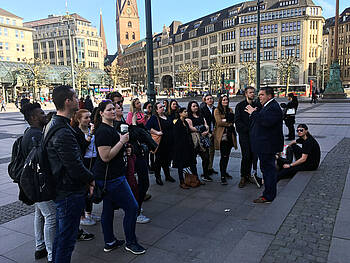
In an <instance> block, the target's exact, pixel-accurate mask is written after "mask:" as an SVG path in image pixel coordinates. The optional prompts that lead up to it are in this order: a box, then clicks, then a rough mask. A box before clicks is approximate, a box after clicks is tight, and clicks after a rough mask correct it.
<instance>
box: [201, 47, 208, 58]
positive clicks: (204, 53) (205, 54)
mask: <svg viewBox="0 0 350 263" xmlns="http://www.w3.org/2000/svg"><path fill="white" fill-rule="evenodd" d="M201 56H202V57H206V56H208V49H207V48H205V49H202V50H201Z"/></svg>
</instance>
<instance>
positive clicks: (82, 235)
mask: <svg viewBox="0 0 350 263" xmlns="http://www.w3.org/2000/svg"><path fill="white" fill-rule="evenodd" d="M94 238H95V235H94V234H91V233H88V232H86V231H85V230H83V229H79V231H78V238H77V240H78V241H90V240H92V239H94Z"/></svg>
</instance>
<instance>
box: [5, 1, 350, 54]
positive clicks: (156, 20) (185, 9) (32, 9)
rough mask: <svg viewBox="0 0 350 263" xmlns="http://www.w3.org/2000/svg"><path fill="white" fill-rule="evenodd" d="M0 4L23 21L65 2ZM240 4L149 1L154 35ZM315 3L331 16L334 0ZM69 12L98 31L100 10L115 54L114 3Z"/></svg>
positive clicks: (82, 4) (78, 4)
mask: <svg viewBox="0 0 350 263" xmlns="http://www.w3.org/2000/svg"><path fill="white" fill-rule="evenodd" d="M1 2H2V3H1V5H0V7H1V8H3V9H5V10H7V11H10V12H12V13H14V14H16V15H18V16H20V17H23V18H24V21H31V20H36V19H40V18H45V17H47V15H49V14H57V15H60V14H63V13H64V12H65V3H66V1H65V0H56V1H47V0H33V1H27V0H17V1H1ZM239 2H242V0H216V1H213V0H176V1H173V0H152V21H153V32H160V31H161V30H162V28H163V25H164V24H165V25H170V23H171V22H172V21H173V20H179V21H181V22H183V23H186V22H189V21H191V20H194V19H196V18H199V17H202V16H205V15H207V14H210V13H213V12H215V11H218V10H220V9H223V8H226V7H229V6H231V5H234V4H235V3H239ZM314 2H315V3H316V4H318V5H320V6H322V7H323V15H324V17H326V18H328V17H331V16H334V12H335V11H334V10H335V0H314ZM345 2H347V1H345V0H341V1H340V12H342V11H343V10H344V9H345V8H346V7H347V6H346V4H345ZM48 3H49V4H48ZM137 3H138V7H139V16H140V27H141V38H143V37H145V34H146V29H145V6H144V5H145V1H144V0H137ZM349 6H350V5H349ZM68 9H69V11H70V12H76V13H78V14H80V15H81V16H83V17H85V18H86V19H88V20H90V21H91V22H92V23H93V25H94V26H96V27H97V28H99V13H100V9H101V10H102V14H103V23H104V27H105V33H106V38H107V45H108V50H109V53H110V54H112V53H114V52H115V51H116V49H117V48H116V36H115V32H116V31H115V0H99V1H96V0H68Z"/></svg>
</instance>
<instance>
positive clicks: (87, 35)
mask: <svg viewBox="0 0 350 263" xmlns="http://www.w3.org/2000/svg"><path fill="white" fill-rule="evenodd" d="M69 17H70V18H69V19H66V18H65V17H64V16H55V15H49V16H48V18H44V19H40V20H36V21H31V22H26V23H24V25H25V26H26V27H30V28H32V29H33V30H34V32H33V47H34V57H35V58H40V59H42V60H48V61H49V62H50V64H52V65H65V66H68V65H71V56H72V58H73V63H74V64H76V63H77V64H83V65H84V66H85V67H88V68H99V69H103V68H104V55H105V54H104V46H103V41H102V38H101V37H100V35H99V33H98V31H97V29H96V28H95V27H93V26H92V25H91V22H90V21H88V20H87V19H85V18H83V17H81V16H80V15H78V14H75V13H74V14H71V15H70V16H69ZM68 30H70V34H71V39H69V32H68ZM71 45H72V50H71V48H70V47H71Z"/></svg>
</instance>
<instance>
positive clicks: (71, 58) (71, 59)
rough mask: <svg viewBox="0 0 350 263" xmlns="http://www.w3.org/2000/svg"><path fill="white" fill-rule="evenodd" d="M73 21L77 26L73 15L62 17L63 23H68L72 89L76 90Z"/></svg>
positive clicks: (67, 14)
mask: <svg viewBox="0 0 350 263" xmlns="http://www.w3.org/2000/svg"><path fill="white" fill-rule="evenodd" d="M71 21H73V24H75V23H74V22H75V19H74V17H73V16H72V15H70V14H69V13H68V11H67V12H66V15H64V16H62V22H67V27H68V39H69V50H70V68H71V74H72V88H73V89H75V77H74V57H73V56H74V53H73V44H74V41H73V40H72V35H71V25H70V22H71Z"/></svg>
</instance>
